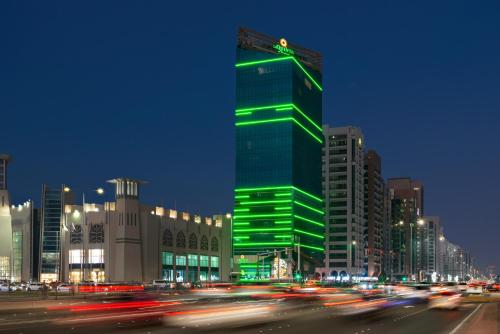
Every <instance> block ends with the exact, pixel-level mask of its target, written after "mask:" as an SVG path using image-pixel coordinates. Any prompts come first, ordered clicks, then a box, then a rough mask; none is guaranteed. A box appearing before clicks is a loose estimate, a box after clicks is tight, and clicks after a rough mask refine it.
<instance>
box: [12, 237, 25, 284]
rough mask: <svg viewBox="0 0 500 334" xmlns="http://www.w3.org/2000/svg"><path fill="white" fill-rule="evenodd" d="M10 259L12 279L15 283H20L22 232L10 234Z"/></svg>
mask: <svg viewBox="0 0 500 334" xmlns="http://www.w3.org/2000/svg"><path fill="white" fill-rule="evenodd" d="M12 258H13V261H14V263H13V272H12V279H13V280H14V281H16V282H19V281H21V275H22V271H23V232H21V231H14V232H12Z"/></svg>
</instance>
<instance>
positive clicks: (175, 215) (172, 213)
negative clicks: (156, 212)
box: [168, 210, 177, 219]
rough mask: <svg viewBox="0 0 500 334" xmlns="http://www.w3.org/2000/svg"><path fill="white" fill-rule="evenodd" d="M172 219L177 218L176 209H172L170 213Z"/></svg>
mask: <svg viewBox="0 0 500 334" xmlns="http://www.w3.org/2000/svg"><path fill="white" fill-rule="evenodd" d="M168 216H169V217H170V218H172V219H177V211H175V210H170V213H169V215H168Z"/></svg>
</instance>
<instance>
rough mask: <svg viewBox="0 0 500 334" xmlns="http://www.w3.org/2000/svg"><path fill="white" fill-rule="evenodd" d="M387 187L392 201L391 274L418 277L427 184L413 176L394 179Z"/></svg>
mask: <svg viewBox="0 0 500 334" xmlns="http://www.w3.org/2000/svg"><path fill="white" fill-rule="evenodd" d="M387 188H388V189H389V196H390V200H391V225H392V226H391V229H392V233H391V234H392V235H391V239H392V240H391V244H392V247H391V254H390V256H391V262H392V268H391V269H392V270H391V275H392V276H393V277H394V276H395V277H396V278H398V277H399V278H404V279H416V275H417V269H416V254H417V253H416V251H415V247H416V236H417V221H418V220H419V219H420V218H421V217H422V216H423V214H424V206H423V204H424V187H423V184H422V183H421V182H419V181H415V180H411V179H410V178H391V179H389V180H388V182H387Z"/></svg>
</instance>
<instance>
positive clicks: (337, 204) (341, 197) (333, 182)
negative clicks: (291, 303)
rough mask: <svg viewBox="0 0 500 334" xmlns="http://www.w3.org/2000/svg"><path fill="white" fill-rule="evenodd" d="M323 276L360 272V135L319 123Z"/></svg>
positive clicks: (350, 129)
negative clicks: (323, 215) (322, 136)
mask: <svg viewBox="0 0 500 334" xmlns="http://www.w3.org/2000/svg"><path fill="white" fill-rule="evenodd" d="M323 135H324V138H325V146H324V147H323V195H324V198H325V225H326V231H325V249H326V254H325V267H324V268H321V269H318V270H317V271H318V272H320V273H322V274H324V275H326V276H344V275H346V274H348V275H351V276H352V275H364V274H365V269H364V257H365V254H364V235H363V233H364V226H365V218H364V137H363V134H362V132H361V130H360V129H359V128H356V127H352V126H346V127H338V128H330V127H329V126H328V125H324V126H323Z"/></svg>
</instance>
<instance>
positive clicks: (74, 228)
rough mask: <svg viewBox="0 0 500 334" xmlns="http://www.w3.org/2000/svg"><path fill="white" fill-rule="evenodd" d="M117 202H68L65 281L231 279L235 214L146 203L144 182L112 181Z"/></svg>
mask: <svg viewBox="0 0 500 334" xmlns="http://www.w3.org/2000/svg"><path fill="white" fill-rule="evenodd" d="M111 182H112V183H113V184H114V185H115V201H114V202H105V203H104V204H90V203H84V204H83V205H74V204H71V205H69V204H68V205H65V207H64V215H63V218H62V220H61V226H62V227H61V230H62V235H61V259H62V261H61V273H62V276H61V280H62V281H71V282H79V281H82V280H91V281H95V282H147V281H152V280H154V279H165V280H167V281H169V282H178V283H187V282H191V283H194V282H209V281H221V280H222V281H228V280H229V275H230V257H231V243H230V225H231V224H230V221H231V218H230V217H226V216H225V215H217V216H213V217H205V218H202V217H201V216H197V215H192V214H189V213H187V212H178V211H176V210H171V209H166V208H163V207H159V206H151V205H147V204H143V203H140V201H139V192H140V186H141V184H142V182H140V181H138V180H133V179H128V178H118V179H114V180H111Z"/></svg>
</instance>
